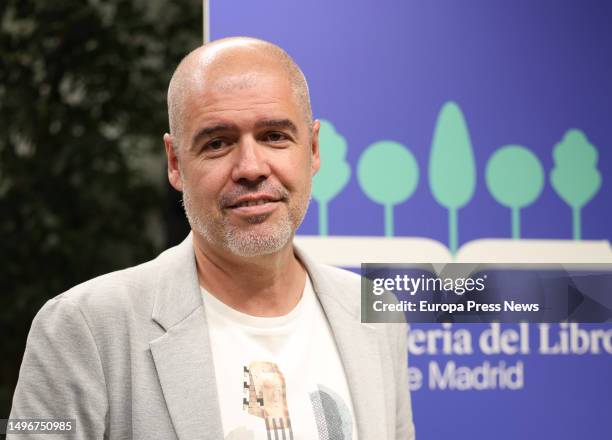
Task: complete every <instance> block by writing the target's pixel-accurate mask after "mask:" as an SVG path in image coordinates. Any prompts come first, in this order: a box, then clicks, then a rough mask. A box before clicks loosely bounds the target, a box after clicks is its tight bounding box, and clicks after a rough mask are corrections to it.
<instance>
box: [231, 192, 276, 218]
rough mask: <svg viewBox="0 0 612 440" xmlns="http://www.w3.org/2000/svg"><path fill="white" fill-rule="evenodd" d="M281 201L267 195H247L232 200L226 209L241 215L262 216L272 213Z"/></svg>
mask: <svg viewBox="0 0 612 440" xmlns="http://www.w3.org/2000/svg"><path fill="white" fill-rule="evenodd" d="M281 201H282V200H281V199H279V198H277V197H273V196H269V195H249V196H245V197H240V198H239V199H237V200H235V201H232V202H231V203H229V204H228V205H227V209H228V211H229V212H232V213H234V214H237V215H238V216H241V217H252V216H262V215H267V214H270V213H272V211H274V210H275V209H276V208H277V206H278V205H279V204H280V203H281Z"/></svg>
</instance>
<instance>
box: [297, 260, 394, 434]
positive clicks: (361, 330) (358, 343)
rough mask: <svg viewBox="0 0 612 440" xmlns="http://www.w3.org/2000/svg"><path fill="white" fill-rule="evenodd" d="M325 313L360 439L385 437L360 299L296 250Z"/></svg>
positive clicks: (378, 372) (373, 334)
mask: <svg viewBox="0 0 612 440" xmlns="http://www.w3.org/2000/svg"><path fill="white" fill-rule="evenodd" d="M296 251H297V254H298V256H299V258H300V260H301V261H302V262H303V263H304V265H305V266H306V269H307V271H308V274H309V275H310V278H311V280H312V284H313V288H314V290H315V292H316V293H317V296H318V298H319V301H320V303H321V305H322V307H323V310H324V311H325V315H326V316H327V320H328V321H329V324H330V327H331V329H332V333H333V335H334V338H335V340H336V345H337V347H338V352H339V353H340V358H341V360H342V364H343V366H344V372H345V374H346V379H347V382H348V386H349V389H350V393H351V399H352V403H353V408H354V410H355V418H356V423H357V429H358V437H359V439H360V440H379V439H385V438H387V424H386V417H385V400H384V381H383V376H382V374H383V372H382V365H383V364H384V362H383V359H381V352H380V347H379V343H378V337H377V330H376V328H375V327H373V326H371V325H369V324H362V323H361V321H360V308H359V304H360V300H359V298H358V297H355V292H347V291H346V290H343V289H346V286H342V285H339V284H338V283H337V282H336V283H335V282H334V281H333V280H330V279H329V278H328V277H326V276H325V273H324V272H323V271H322V270H321V268H320V265H319V264H318V263H316V262H314V261H313V260H311V259H310V258H309V257H308V256H306V255H304V254H303V252H301V251H300V250H299V249H296Z"/></svg>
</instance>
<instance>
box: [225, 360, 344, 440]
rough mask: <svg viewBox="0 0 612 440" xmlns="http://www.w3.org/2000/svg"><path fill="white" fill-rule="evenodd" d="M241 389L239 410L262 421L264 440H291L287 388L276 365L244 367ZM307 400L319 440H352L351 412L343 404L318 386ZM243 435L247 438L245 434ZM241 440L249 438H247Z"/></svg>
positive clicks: (321, 386)
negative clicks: (265, 436)
mask: <svg viewBox="0 0 612 440" xmlns="http://www.w3.org/2000/svg"><path fill="white" fill-rule="evenodd" d="M243 389H244V393H245V396H244V398H243V401H242V407H243V409H244V410H245V411H247V413H248V414H250V415H253V416H256V417H259V418H262V419H263V421H264V423H263V424H262V429H264V428H265V430H266V435H267V438H268V439H269V440H272V439H274V440H279V439H282V440H293V430H292V428H291V418H290V416H289V407H288V405H287V386H286V382H285V377H284V376H283V373H282V372H281V371H280V369H279V368H278V365H276V364H275V363H274V362H263V361H258V362H251V363H250V364H249V366H248V367H246V366H245V367H244V383H243ZM309 397H310V403H311V405H312V411H313V413H314V418H315V421H316V424H317V431H318V434H319V435H318V438H319V440H352V438H353V425H352V417H351V410H350V409H349V407H348V405H347V404H346V403H345V402H344V400H343V399H342V398H341V397H340V396H339V395H338V394H337V393H335V392H334V391H333V390H331V389H330V388H328V387H325V386H323V385H318V387H317V390H315V391H312V392H311V393H310V394H309ZM244 433H245V434H247V432H246V430H245V432H244ZM234 434H235V436H233V437H232V438H236V439H237V438H239V437H238V435H237V432H235V433H234ZM241 438H242V437H241ZM244 438H245V439H247V438H252V437H251V436H248V434H247V436H245V437H244ZM313 440H315V439H313Z"/></svg>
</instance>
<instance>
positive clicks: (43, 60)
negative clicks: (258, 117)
mask: <svg viewBox="0 0 612 440" xmlns="http://www.w3.org/2000/svg"><path fill="white" fill-rule="evenodd" d="M200 8H201V4H200V2H198V1H193V0H174V1H170V0H149V1H139V0H106V1H104V0H89V1H83V0H56V1H53V2H41V1H34V0H5V1H3V2H2V3H1V5H0V52H1V55H0V212H1V213H2V215H1V216H0V233H1V240H2V245H1V249H2V252H1V255H2V264H1V265H0V288H1V293H0V335H1V338H2V345H1V347H2V356H3V361H2V362H1V363H0V416H2V417H7V416H8V411H9V408H10V399H11V397H12V392H13V387H14V383H15V381H16V378H17V373H18V369H19V365H20V362H21V356H22V352H23V348H24V346H25V337H26V335H27V332H28V330H29V325H30V322H31V320H32V318H33V316H34V314H35V313H36V311H37V310H38V309H39V308H40V306H41V305H42V304H43V303H44V302H45V301H46V300H47V299H49V298H51V297H53V296H55V295H57V294H58V293H60V292H62V291H64V290H66V289H67V288H69V287H70V286H72V285H74V284H77V283H79V282H82V281H84V280H86V279H89V278H91V277H93V276H96V275H99V274H101V273H105V272H108V271H111V270H115V269H119V268H122V267H125V266H129V265H132V264H136V263H138V262H141V261H144V260H146V259H148V258H151V257H152V256H154V255H155V253H156V252H157V251H158V250H159V249H158V247H159V246H160V245H161V244H163V243H164V241H165V240H164V238H163V237H154V236H153V235H154V234H152V233H151V228H149V227H148V226H149V223H150V220H151V219H152V218H155V216H156V215H157V216H159V214H160V213H161V210H162V206H161V204H162V195H163V188H164V187H163V186H162V183H161V180H160V179H159V178H158V176H159V175H160V174H161V173H163V168H162V167H161V165H157V164H160V163H161V162H159V161H155V160H152V159H151V158H154V157H155V156H156V155H157V157H159V155H160V154H162V151H163V146H162V143H161V135H162V133H163V132H164V131H165V130H166V127H167V117H166V103H165V94H166V89H167V84H168V81H169V78H170V75H171V73H172V71H173V69H174V67H175V66H176V64H177V63H178V61H179V60H180V58H181V57H182V56H183V55H184V54H186V53H187V52H188V51H189V50H191V49H193V48H194V47H196V46H197V45H198V44H199V42H200V35H201V10H200Z"/></svg>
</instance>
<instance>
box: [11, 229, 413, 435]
mask: <svg viewBox="0 0 612 440" xmlns="http://www.w3.org/2000/svg"><path fill="white" fill-rule="evenodd" d="M296 252H297V254H298V256H299V258H300V260H301V261H302V262H303V263H304V265H305V267H306V269H307V271H308V273H309V275H310V277H311V279H312V283H313V287H314V290H315V292H316V294H317V296H318V298H319V301H320V302H321V305H322V306H323V309H324V311H325V314H326V316H327V318H328V320H329V323H330V326H331V328H332V332H333V335H334V337H335V339H336V343H337V345H338V350H339V353H340V356H341V359H342V362H343V365H344V369H345V372H346V376H347V381H348V384H349V388H350V392H351V397H352V400H353V406H354V408H355V417H356V422H357V429H358V436H359V439H360V440H381V439H413V438H414V426H413V423H412V411H411V404H410V395H409V392H408V386H407V364H406V343H405V342H406V341H405V326H403V325H401V324H387V325H375V324H361V323H360V309H359V304H360V301H359V296H360V295H359V292H360V277H359V276H357V275H355V274H353V273H350V272H347V271H343V270H340V269H336V268H332V267H329V266H324V265H321V264H318V263H316V262H314V261H312V260H311V259H310V258H309V257H308V256H307V255H305V254H304V253H303V252H301V251H299V250H296ZM11 418H74V419H76V425H77V427H76V436H74V437H70V438H81V439H102V438H108V439H130V438H135V439H164V440H168V439H177V438H178V439H181V440H187V439H214V440H219V439H222V438H223V430H222V426H221V417H220V410H219V405H218V399H217V387H216V382H215V372H214V368H213V361H212V354H211V349H210V343H209V334H208V327H207V324H206V313H205V310H204V306H203V304H202V297H201V293H200V289H199V285H198V279H197V275H196V265H195V257H194V252H193V244H192V236H191V235H189V236H188V237H187V239H186V240H185V241H183V243H181V244H180V245H178V246H176V247H174V248H171V249H168V250H167V251H165V252H163V253H162V254H161V255H159V256H158V257H157V258H156V259H155V260H152V261H150V262H147V263H144V264H141V265H139V266H135V267H131V268H128V269H125V270H122V271H119V272H114V273H111V274H107V275H104V276H101V277H98V278H95V279H93V280H90V281H88V282H86V283H83V284H81V285H79V286H76V287H74V288H72V289H70V290H69V291H67V292H65V293H63V294H61V295H59V296H57V297H56V298H53V299H51V300H50V301H48V302H47V303H46V304H45V305H44V306H43V308H42V309H41V310H40V312H39V313H38V314H37V316H36V318H35V319H34V321H33V323H32V328H31V329H30V334H29V336H28V342H27V346H26V350H25V354H24V358H23V363H22V365H21V371H20V373H19V382H18V384H17V389H16V391H15V395H14V398H13V407H12V410H11ZM35 437H36V438H38V436H31V437H28V436H26V435H19V436H15V437H14V438H15V439H16V440H23V439H26V438H35ZM8 438H11V436H9V437H8ZM40 438H47V436H43V437H40Z"/></svg>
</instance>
